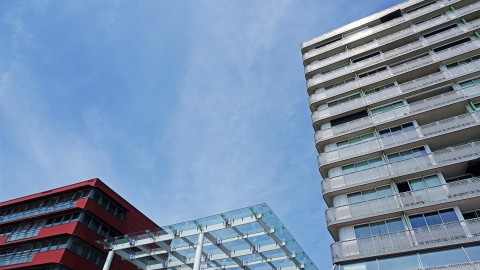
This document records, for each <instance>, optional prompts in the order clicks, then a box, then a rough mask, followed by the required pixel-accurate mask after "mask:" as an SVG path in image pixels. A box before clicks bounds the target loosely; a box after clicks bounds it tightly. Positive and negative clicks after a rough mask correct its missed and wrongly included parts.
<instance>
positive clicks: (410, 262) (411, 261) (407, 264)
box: [378, 254, 420, 270]
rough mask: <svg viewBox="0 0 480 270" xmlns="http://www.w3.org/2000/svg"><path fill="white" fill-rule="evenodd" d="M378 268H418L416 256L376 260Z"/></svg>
mask: <svg viewBox="0 0 480 270" xmlns="http://www.w3.org/2000/svg"><path fill="white" fill-rule="evenodd" d="M378 267H379V269H381V270H393V269H395V270H410V269H417V268H420V264H419V263H418V257H417V255H416V254H414V255H408V256H402V257H396V258H388V259H381V260H378Z"/></svg>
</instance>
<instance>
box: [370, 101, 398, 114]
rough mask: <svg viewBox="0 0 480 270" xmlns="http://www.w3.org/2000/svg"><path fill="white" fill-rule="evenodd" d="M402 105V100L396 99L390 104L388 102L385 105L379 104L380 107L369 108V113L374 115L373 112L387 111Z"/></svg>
mask: <svg viewBox="0 0 480 270" xmlns="http://www.w3.org/2000/svg"><path fill="white" fill-rule="evenodd" d="M403 105H404V104H403V101H398V102H395V103H392V104H389V105H385V106H381V107H377V108H374V109H371V110H370V113H371V114H372V115H374V114H377V113H382V112H388V111H391V110H393V109H395V108H398V107H402V106H403Z"/></svg>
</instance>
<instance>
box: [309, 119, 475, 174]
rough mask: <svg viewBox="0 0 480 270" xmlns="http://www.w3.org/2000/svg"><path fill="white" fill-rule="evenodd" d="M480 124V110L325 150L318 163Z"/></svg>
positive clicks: (322, 163) (320, 164)
mask: <svg viewBox="0 0 480 270" xmlns="http://www.w3.org/2000/svg"><path fill="white" fill-rule="evenodd" d="M479 124H480V112H478V111H477V112H473V113H466V114H462V115H459V116H455V117H450V118H447V119H443V120H440V121H436V122H432V123H430V124H426V125H423V126H419V127H416V128H412V129H408V130H402V131H398V132H394V133H392V134H389V135H388V136H382V137H376V138H375V139H372V140H369V141H365V142H361V143H358V144H353V145H351V146H347V147H343V148H338V149H336V150H333V151H329V152H323V153H321V154H320V155H319V156H318V164H319V166H323V165H326V164H332V163H335V162H338V161H340V160H346V159H349V158H353V157H358V156H361V155H365V154H369V153H373V152H375V151H380V150H385V149H388V148H392V147H396V146H400V145H403V144H406V143H412V142H415V141H419V140H425V139H428V138H432V137H436V136H439V135H442V134H446V133H450V132H454V131H459V130H462V129H467V128H471V127H473V126H477V125H479Z"/></svg>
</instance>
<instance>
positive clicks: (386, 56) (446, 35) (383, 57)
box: [312, 2, 480, 84]
mask: <svg viewBox="0 0 480 270" xmlns="http://www.w3.org/2000/svg"><path fill="white" fill-rule="evenodd" d="M478 6H479V9H480V2H478ZM479 27H480V19H478V20H475V21H472V22H470V23H467V24H466V25H464V26H460V27H457V28H453V29H450V30H448V31H445V32H442V33H439V34H437V35H435V36H432V37H429V38H426V39H424V38H421V39H420V40H418V41H415V42H412V43H409V44H407V45H404V46H402V47H399V48H396V49H394V50H391V51H387V52H384V53H383V52H381V53H380V54H379V55H377V56H374V57H371V58H368V59H365V60H363V61H360V62H357V63H355V64H352V65H349V66H346V67H343V68H340V69H337V70H335V71H332V72H329V73H325V74H317V75H315V76H314V77H313V78H312V80H313V79H314V80H315V81H316V84H318V83H321V82H326V81H329V80H332V79H335V78H338V77H340V76H344V75H347V74H350V73H354V72H357V73H358V72H359V71H360V70H362V69H364V68H366V67H369V66H372V65H374V64H378V63H381V62H384V61H387V60H390V59H393V58H395V57H398V56H403V55H405V54H407V53H410V52H412V51H416V50H419V49H422V48H431V47H432V46H434V45H435V44H436V43H437V42H439V41H442V40H447V39H450V38H452V37H455V36H460V35H462V34H464V33H467V32H471V31H474V30H476V29H478V28H479Z"/></svg>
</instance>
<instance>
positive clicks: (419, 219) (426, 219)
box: [409, 209, 458, 229]
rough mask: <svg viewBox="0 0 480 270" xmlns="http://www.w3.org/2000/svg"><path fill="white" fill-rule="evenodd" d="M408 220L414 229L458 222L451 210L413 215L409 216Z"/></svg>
mask: <svg viewBox="0 0 480 270" xmlns="http://www.w3.org/2000/svg"><path fill="white" fill-rule="evenodd" d="M409 219H410V223H411V224H412V228H414V229H416V228H421V227H426V226H433V225H437V224H442V223H449V222H455V221H458V217H457V214H456V213H455V211H454V210H453V209H445V210H441V211H434V212H429V213H423V214H419V215H413V216H410V217H409Z"/></svg>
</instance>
